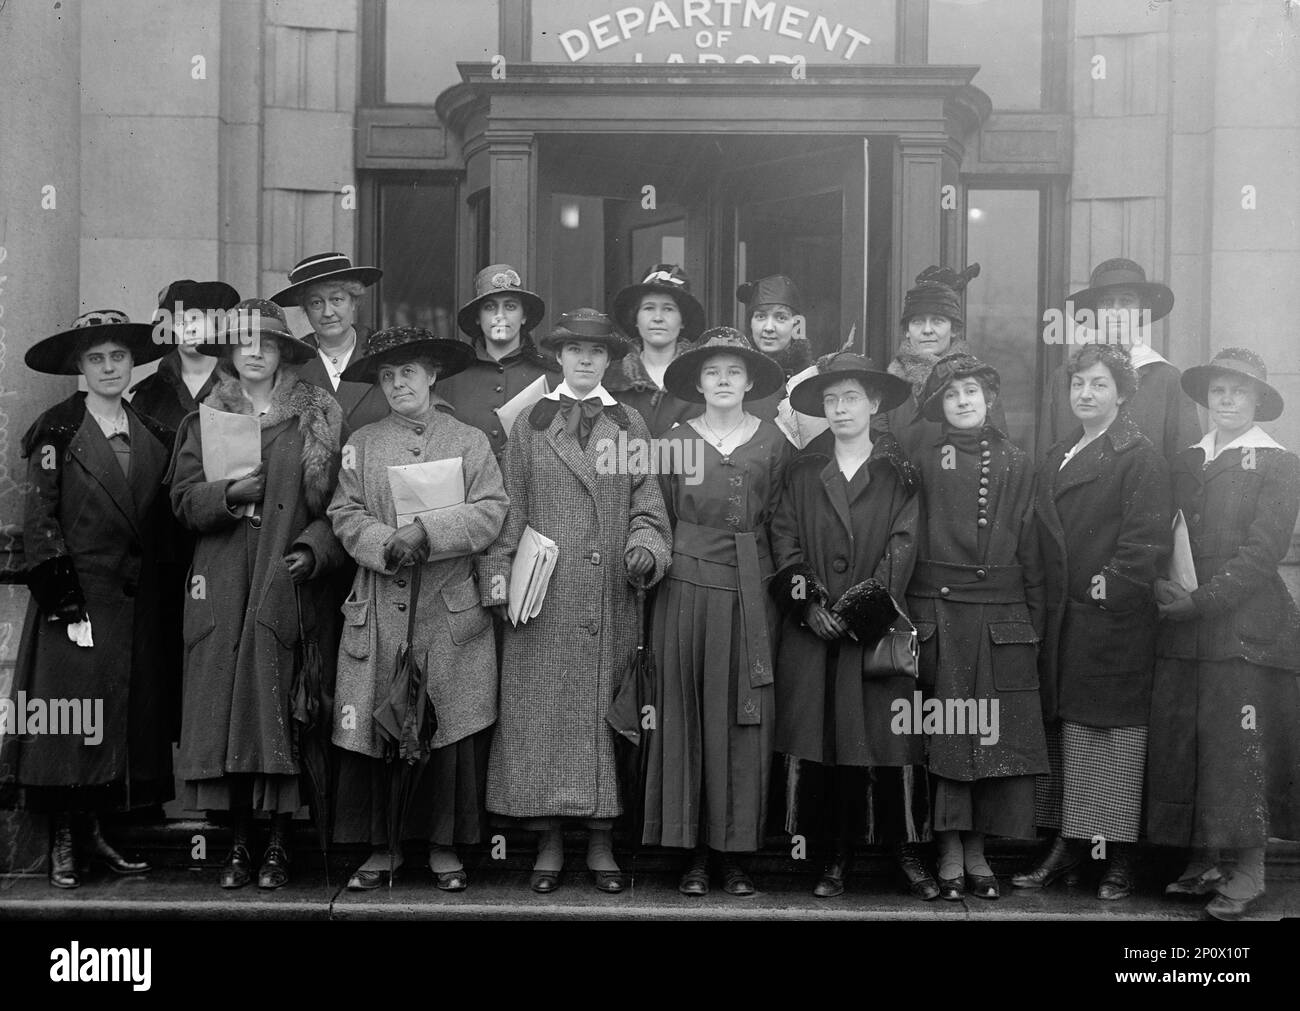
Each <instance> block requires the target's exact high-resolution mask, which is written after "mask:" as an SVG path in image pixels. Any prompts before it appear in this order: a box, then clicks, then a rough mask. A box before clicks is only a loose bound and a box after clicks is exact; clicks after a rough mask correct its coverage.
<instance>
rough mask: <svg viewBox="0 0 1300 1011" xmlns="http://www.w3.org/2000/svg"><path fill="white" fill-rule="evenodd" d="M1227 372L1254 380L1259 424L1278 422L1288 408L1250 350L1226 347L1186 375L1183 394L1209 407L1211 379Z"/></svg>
mask: <svg viewBox="0 0 1300 1011" xmlns="http://www.w3.org/2000/svg"><path fill="white" fill-rule="evenodd" d="M1224 372H1227V373H1229V374H1231V375H1234V376H1241V377H1243V378H1245V379H1253V380H1254V381H1255V388H1256V389H1258V390H1259V405H1258V406H1257V407H1256V408H1255V420H1256V421H1276V420H1277V419H1278V418H1280V417H1281V416H1282V409H1283V408H1284V407H1285V406H1286V405H1285V404H1284V402H1283V400H1282V394H1280V393H1278V391H1277V390H1276V389H1274V388H1273V387H1272V386H1270V385H1269V382H1268V366H1267V365H1265V364H1264V359H1263V358H1261V357H1260V356H1259V355H1258V354H1256V353H1255V352H1254V351H1252V350H1250V348H1223V349H1222V350H1221V351H1219V353H1218V354H1216V355H1215V356H1214V357H1213V358H1211V359H1210V363H1209V364H1208V365H1194V366H1192V367H1191V368H1190V369H1188V370H1187V371H1186V372H1184V373H1183V378H1182V387H1183V392H1184V393H1186V394H1187V395H1188V396H1189V397H1191V398H1192V399H1193V400H1195V401H1196V402H1197V403H1198V404H1200V405H1201V406H1202V407H1206V408H1208V407H1209V406H1210V405H1209V391H1210V380H1212V379H1213V378H1214V377H1215V376H1216V375H1220V374H1222V373H1224Z"/></svg>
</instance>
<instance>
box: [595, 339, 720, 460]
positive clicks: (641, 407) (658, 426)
mask: <svg viewBox="0 0 1300 1011" xmlns="http://www.w3.org/2000/svg"><path fill="white" fill-rule="evenodd" d="M692 346H693V345H691V344H689V343H687V342H686V341H681V340H679V341H678V342H677V354H676V355H674V357H680V356H681V355H683V354H685V353H686V352H687V351H689V350H691V347H692ZM605 389H607V390H609V392H610V394H612V395H613V397H614V399H615V400H617V401H618V402H619V403H620V404H626V405H627V406H628V407H630V408H632V409H633V410H634V411H636V412H637V414H639V415H641V418H642V420H643V421H645V423H646V427H647V428H649V429H650V434H651V435H652V436H653V437H655V438H658V437H659V436H661V435H663V434H664V433H665V432H667V431H668V429H670V428H672V427H673V425H676V424H678V423H679V422H683V421H687V420H688V419H690V418H698V417H699V416H700V415H701V414H703V413H704V405H703V404H696V403H693V402H692V401H689V400H682V399H680V398H679V397H675V396H673V395H672V394H671V393H669V392H668V391H667V390H665V389H662V388H661V387H659V386H657V385H656V384H655V381H654V380H653V379H651V378H650V373H648V372H647V371H646V369H645V364H644V363H643V362H642V361H641V356H640V355H639V354H638V353H637V352H635V351H633V352H632V353H631V354H630V355H624V356H623V360H622V361H620V362H618V363H617V364H616V365H615V367H614V368H612V369H610V374H609V375H608V376H606V380H605Z"/></svg>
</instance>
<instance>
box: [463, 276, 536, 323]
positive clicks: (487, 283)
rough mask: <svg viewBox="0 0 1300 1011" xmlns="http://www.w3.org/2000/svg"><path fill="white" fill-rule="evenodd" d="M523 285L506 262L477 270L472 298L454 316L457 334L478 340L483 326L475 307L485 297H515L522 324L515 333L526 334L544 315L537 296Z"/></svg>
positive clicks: (483, 300)
mask: <svg viewBox="0 0 1300 1011" xmlns="http://www.w3.org/2000/svg"><path fill="white" fill-rule="evenodd" d="M523 283H524V282H523V281H522V280H521V279H520V277H519V272H518V271H517V270H515V268H514V267H512V266H510V264H508V263H494V264H492V266H490V267H484V268H483V269H482V270H480V271H479V272H478V273H477V274H475V275H474V297H473V298H471V299H470V300H469V301H468V302H466V303H465V304H464V305H462V306H461V307H460V311H459V312H458V313H456V325H457V326H459V327H460V332H461V333H463V334H465V335H466V336H468V337H473V338H479V337H482V336H483V327H482V325H481V324H480V323H479V319H478V310H479V306H481V305H482V304H483V303H484V302H486V301H487V300H488V299H489V298H500V297H501V296H502V295H516V296H518V298H519V301H520V302H522V303H523V304H524V322H523V325H522V326H520V328H519V330H520V332H521V333H530V332H531V331H532V329H533V328H534V327H535V326H537V324H538V323H540V322H541V321H542V317H543V316H545V315H546V303H545V302H543V301H542V299H541V296H540V295H538V294H536V293H535V292H531V291H528V290H527V289H526V288H524V287H523Z"/></svg>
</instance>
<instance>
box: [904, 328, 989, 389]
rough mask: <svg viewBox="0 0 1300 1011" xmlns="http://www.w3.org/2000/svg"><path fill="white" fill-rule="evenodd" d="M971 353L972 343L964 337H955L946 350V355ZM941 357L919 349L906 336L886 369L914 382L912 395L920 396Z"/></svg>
mask: <svg viewBox="0 0 1300 1011" xmlns="http://www.w3.org/2000/svg"><path fill="white" fill-rule="evenodd" d="M970 353H971V350H970V344H969V343H968V342H967V341H966V339H965V338H964V337H954V338H953V339H952V343H950V344H949V345H948V350H947V351H945V352H944V354H945V355H955V354H964V355H968V354H970ZM941 357H943V355H936V354H931V353H930V352H929V351H918V350H917V349H916V348H915V347H913V346H912V339H911V338H910V337H904V338H903V343H902V344H901V345H900V346H899V348H898V354H897V355H895V356H894V360H893V361H891V362H890V363H889V367H888V369H887V370H886V371H888V372H889V374H890V375H891V376H898V377H899V378H900V379H906V380H907V381H908V382H909V383H911V384H912V396H914V397H920V395H921V390H922V389H923V388H924V387H925V383H926V380H927V379H929V378H930V372H931V370H932V369H933V368H934V363H935V362H937V361H938V360H939V359H940V358H941Z"/></svg>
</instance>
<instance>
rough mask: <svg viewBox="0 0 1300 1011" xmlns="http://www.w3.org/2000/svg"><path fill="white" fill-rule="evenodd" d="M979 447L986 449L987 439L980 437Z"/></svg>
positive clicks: (987, 446)
mask: <svg viewBox="0 0 1300 1011" xmlns="http://www.w3.org/2000/svg"><path fill="white" fill-rule="evenodd" d="M980 448H981V449H988V448H989V440H988V439H980Z"/></svg>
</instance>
